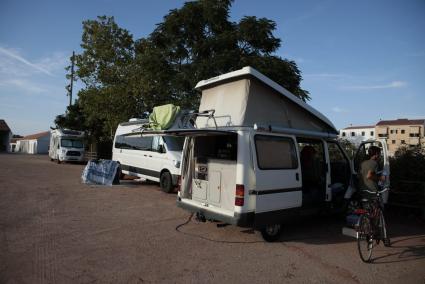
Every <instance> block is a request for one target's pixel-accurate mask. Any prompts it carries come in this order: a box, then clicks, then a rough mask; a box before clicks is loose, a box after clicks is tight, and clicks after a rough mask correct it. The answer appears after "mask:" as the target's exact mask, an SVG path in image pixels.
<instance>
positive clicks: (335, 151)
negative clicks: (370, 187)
mask: <svg viewBox="0 0 425 284" xmlns="http://www.w3.org/2000/svg"><path fill="white" fill-rule="evenodd" d="M328 151H329V162H330V164H331V184H335V183H342V184H343V185H345V186H348V183H349V180H350V174H351V170H350V162H349V161H348V159H347V158H346V157H345V155H344V153H343V152H342V150H341V148H340V147H339V146H338V144H337V143H335V142H328Z"/></svg>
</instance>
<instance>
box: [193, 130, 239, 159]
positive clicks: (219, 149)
mask: <svg viewBox="0 0 425 284" xmlns="http://www.w3.org/2000/svg"><path fill="white" fill-rule="evenodd" d="M237 153H238V137H237V135H236V134H234V135H217V136H199V137H196V138H195V157H197V158H198V159H199V158H200V159H203V158H206V159H222V160H231V161H236V159H237Z"/></svg>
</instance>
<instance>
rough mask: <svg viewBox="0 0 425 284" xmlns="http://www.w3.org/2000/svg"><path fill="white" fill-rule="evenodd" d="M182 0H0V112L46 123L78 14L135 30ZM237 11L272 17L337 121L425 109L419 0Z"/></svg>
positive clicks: (32, 124) (423, 114) (14, 123)
mask: <svg viewBox="0 0 425 284" xmlns="http://www.w3.org/2000/svg"><path fill="white" fill-rule="evenodd" d="M184 2H185V1H172V0H167V1H165V0H164V1H158V0H156V1H154V0H145V1H136V0H134V1H127V0H122V1H112V0H91V1H81V0H76V1H57V0H56V1H53V0H40V1H29V0H27V1H24V0H0V119H5V120H6V122H7V123H8V125H9V127H10V128H11V129H12V131H13V133H15V134H21V135H27V134H32V133H36V132H40V131H46V130H48V129H49V127H50V126H53V120H54V118H55V116H56V115H58V114H61V113H63V112H64V111H65V109H66V106H67V104H68V98H67V97H66V90H65V88H64V86H65V85H66V84H68V81H67V80H66V79H65V70H64V67H65V66H67V65H68V64H69V57H70V55H71V54H72V51H73V50H75V51H76V52H80V51H81V49H80V43H81V33H82V24H81V23H82V21H83V20H86V19H95V18H96V16H98V15H108V16H114V17H115V20H116V22H117V23H118V25H119V26H120V27H122V28H125V29H127V30H129V31H130V33H131V34H133V36H134V38H135V39H138V38H141V37H144V36H147V35H148V34H149V33H150V32H152V31H153V29H154V28H155V24H157V23H159V22H161V21H162V17H163V16H164V15H165V14H166V13H167V12H168V11H169V10H170V9H174V8H179V7H181V6H182V4H183V3H184ZM244 15H253V16H257V17H266V18H269V19H271V20H274V21H275V22H276V23H277V30H276V32H275V36H277V37H279V38H281V39H282V46H281V48H280V49H279V51H278V53H277V54H278V55H280V56H282V57H284V58H288V59H292V60H295V61H296V62H297V64H298V66H299V68H300V70H301V71H302V74H303V82H302V87H303V88H304V89H306V90H308V91H309V92H310V95H311V98H312V100H311V101H310V102H309V104H311V105H312V106H313V107H315V108H316V109H318V110H319V111H320V112H322V113H323V114H324V115H326V116H327V117H328V118H329V119H330V120H331V121H332V122H333V123H334V124H335V126H336V127H337V128H343V127H346V126H349V125H350V124H353V125H373V124H375V123H376V122H377V121H379V119H396V118H411V119H417V118H425V92H424V90H425V1H423V0H408V1H406V0H404V1H403V0H398V1H391V0H387V1H383V0H382V1H381V0H376V1H364V0H360V1H339V0H329V1H314V0H311V1H307V0H306V1H289V0H285V1H277V0H274V1H271V0H263V1H254V0H236V1H235V2H234V3H233V6H232V9H231V18H232V20H233V21H238V20H239V19H240V18H241V17H242V16H244ZM77 87H78V86H77Z"/></svg>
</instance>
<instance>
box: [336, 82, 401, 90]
mask: <svg viewBox="0 0 425 284" xmlns="http://www.w3.org/2000/svg"><path fill="white" fill-rule="evenodd" d="M406 85H407V83H406V82H404V81H392V82H390V83H388V84H382V85H354V86H345V87H342V88H343V89H350V90H376V89H395V88H402V87H404V86H406Z"/></svg>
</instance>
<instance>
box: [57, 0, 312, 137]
mask: <svg viewBox="0 0 425 284" xmlns="http://www.w3.org/2000/svg"><path fill="white" fill-rule="evenodd" d="M231 4H232V0H200V1H193V2H186V3H185V4H184V5H183V7H181V8H180V9H174V10H171V11H170V12H169V13H168V14H167V15H165V16H164V18H163V21H162V22H161V23H159V24H157V26H156V28H155V29H154V30H153V32H152V33H151V34H150V35H149V36H147V37H145V38H141V39H137V40H133V36H132V35H131V34H130V33H129V32H128V31H127V30H125V29H123V28H120V27H119V26H118V25H117V23H116V22H115V20H114V18H113V17H106V16H101V17H98V18H97V19H96V20H87V21H84V22H83V34H82V43H81V48H82V53H81V54H78V55H77V56H76V67H77V69H76V75H77V78H78V79H79V80H81V81H82V82H83V83H84V88H83V89H81V90H80V91H79V93H78V101H77V104H78V106H79V107H78V108H79V111H81V113H82V114H83V116H84V122H83V123H84V125H83V128H86V129H91V130H92V132H93V131H94V129H95V128H99V129H100V130H98V131H97V132H96V134H95V135H96V136H97V137H98V138H104V139H112V138H113V132H114V130H115V128H116V126H117V124H118V123H119V122H122V121H126V120H128V119H129V118H130V117H140V116H141V115H142V114H143V113H145V112H146V111H151V110H152V108H153V107H154V106H156V105H161V104H165V103H174V104H177V105H180V106H182V107H183V108H191V109H193V108H197V105H198V104H199V93H198V92H197V91H195V90H194V86H195V85H196V83H197V82H198V81H200V80H203V79H207V78H211V77H214V76H217V75H220V74H223V73H227V72H230V71H234V70H238V69H240V68H242V67H244V66H252V67H254V68H256V69H257V70H259V71H260V72H262V73H264V74H265V75H266V76H268V77H270V78H271V79H272V80H274V81H276V82H277V83H279V84H280V85H282V86H284V87H285V88H286V89H288V90H289V91H291V92H292V93H293V94H294V95H295V96H297V97H299V98H300V99H302V100H304V101H306V100H308V99H309V94H308V92H307V91H305V90H303V89H301V87H300V82H301V72H300V70H299V69H298V67H297V65H296V63H295V62H294V61H290V60H287V59H283V58H281V57H279V56H277V55H275V54H274V52H276V51H277V50H278V48H279V47H280V44H281V40H280V39H279V38H276V37H275V36H274V35H273V32H274V30H275V29H276V23H275V22H273V21H272V20H269V19H266V18H257V17H255V16H245V17H243V18H242V19H240V21H239V22H232V21H230V19H229V18H230V17H229V11H230V8H231ZM73 111H75V109H73V108H69V109H68V112H67V113H68V114H67V115H68V116H69V118H70V119H72V117H73V116H74V117H75V114H71V113H72V112H73ZM67 115H65V116H63V117H62V118H63V119H57V120H56V122H57V124H58V126H62V125H65V123H64V119H65V120H66V119H67V117H68V116H67ZM61 124H62V125H61Z"/></svg>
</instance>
